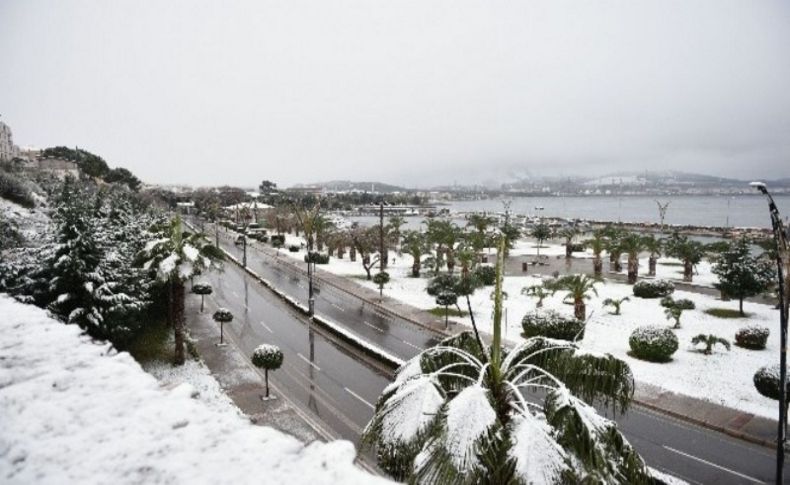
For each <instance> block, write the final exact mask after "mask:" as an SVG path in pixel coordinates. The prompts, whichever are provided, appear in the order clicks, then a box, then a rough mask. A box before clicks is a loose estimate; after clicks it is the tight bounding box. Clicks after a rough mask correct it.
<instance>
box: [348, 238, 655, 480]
mask: <svg viewBox="0 0 790 485" xmlns="http://www.w3.org/2000/svg"><path fill="white" fill-rule="evenodd" d="M504 244H505V243H504V238H501V242H500V244H499V251H498V252H497V278H496V285H495V298H494V324H493V341H492V344H491V346H490V347H488V346H484V345H483V344H482V342H481V341H479V340H477V339H475V338H474V337H473V336H472V334H471V333H470V332H463V333H461V334H458V335H456V336H454V337H451V338H448V339H446V340H444V341H442V342H441V343H440V344H439V345H437V346H436V347H432V348H430V349H427V350H425V351H423V352H422V353H420V354H419V355H417V356H416V357H414V358H413V359H411V360H410V361H409V362H407V363H406V364H405V365H404V366H402V367H401V368H400V369H399V371H398V374H397V376H396V378H395V382H394V383H393V384H391V385H390V386H388V387H387V388H386V389H385V390H384V391H383V393H382V395H381V397H380V398H379V400H378V403H377V405H376V410H375V414H374V416H373V418H372V419H371V421H370V423H368V425H367V427H366V428H365V431H364V433H363V444H364V445H366V446H375V447H376V449H377V455H376V456H377V459H378V463H379V466H380V467H381V468H382V469H383V470H385V471H386V472H387V473H389V474H390V475H391V476H392V477H393V478H395V479H396V480H401V481H409V482H410V483H426V484H446V483H448V484H456V483H458V484H462V483H463V484H466V483H485V484H513V483H617V484H626V483H628V484H632V483H634V484H642V483H649V482H650V475H649V472H648V469H647V467H646V465H645V464H644V462H643V460H642V458H641V457H640V456H639V455H638V454H637V453H636V451H635V450H634V449H633V448H632V447H631V445H630V444H629V443H628V442H627V441H626V440H625V438H624V437H623V436H622V435H621V434H620V432H619V431H618V429H617V425H616V424H615V423H614V422H613V421H610V420H608V419H606V418H604V417H602V416H600V415H598V414H597V412H596V411H595V409H594V408H593V407H592V406H591V404H592V403H593V402H601V403H604V404H605V405H607V406H608V405H611V406H612V407H613V410H614V412H615V413H617V412H618V409H619V411H620V412H623V411H624V410H625V409H627V407H628V405H629V403H630V401H631V398H632V396H633V389H634V381H633V376H632V374H631V370H630V368H629V367H628V365H627V364H626V363H625V362H623V361H621V360H619V359H616V358H614V357H612V356H610V355H605V356H598V355H590V354H585V355H579V354H577V346H576V344H575V343H571V342H567V343H563V344H557V343H555V342H554V341H550V340H547V339H544V338H542V337H534V338H530V339H526V340H525V341H524V342H522V343H521V344H519V345H518V346H516V347H515V348H514V349H512V350H511V351H507V350H505V349H503V347H502V330H501V327H502V266H503V263H504V252H505V251H504V247H503V246H504ZM534 390H540V391H541V394H540V395H541V396H542V399H543V403H542V405H538V404H534V403H533V402H532V401H527V400H526V399H525V398H524V393H525V392H527V391H534ZM574 394H577V395H578V396H579V397H576V395H574Z"/></svg>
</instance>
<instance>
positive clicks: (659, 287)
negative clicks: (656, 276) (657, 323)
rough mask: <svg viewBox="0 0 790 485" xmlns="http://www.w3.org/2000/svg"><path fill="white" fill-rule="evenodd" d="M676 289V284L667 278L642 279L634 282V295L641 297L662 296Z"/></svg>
mask: <svg viewBox="0 0 790 485" xmlns="http://www.w3.org/2000/svg"><path fill="white" fill-rule="evenodd" d="M674 291H675V285H673V284H672V282H671V281H667V280H642V281H639V282H637V283H635V284H634V296H638V297H639V298H661V297H663V296H669V295H671V294H672V293H673V292H674Z"/></svg>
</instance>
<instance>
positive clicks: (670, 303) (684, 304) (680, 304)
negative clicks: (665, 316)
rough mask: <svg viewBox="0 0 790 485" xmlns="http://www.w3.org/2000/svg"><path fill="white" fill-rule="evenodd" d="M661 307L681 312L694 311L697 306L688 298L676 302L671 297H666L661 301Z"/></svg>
mask: <svg viewBox="0 0 790 485" xmlns="http://www.w3.org/2000/svg"><path fill="white" fill-rule="evenodd" d="M661 306H662V307H666V308H680V309H681V310H694V309H695V308H697V305H695V304H694V302H693V301H691V300H689V299H688V298H680V299H679V300H675V299H674V298H672V297H671V296H665V297H664V298H662V299H661Z"/></svg>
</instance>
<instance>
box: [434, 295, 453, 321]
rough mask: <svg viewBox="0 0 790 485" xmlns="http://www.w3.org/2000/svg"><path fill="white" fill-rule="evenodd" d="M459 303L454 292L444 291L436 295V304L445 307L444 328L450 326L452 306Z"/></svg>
mask: <svg viewBox="0 0 790 485" xmlns="http://www.w3.org/2000/svg"><path fill="white" fill-rule="evenodd" d="M456 303H458V295H456V294H455V293H454V292H452V291H442V292H441V293H439V294H438V295H436V304H437V305H441V306H443V307H444V326H445V327H447V326H448V325H449V317H450V305H455V304H456Z"/></svg>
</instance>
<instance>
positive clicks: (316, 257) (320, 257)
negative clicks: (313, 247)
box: [289, 248, 329, 264]
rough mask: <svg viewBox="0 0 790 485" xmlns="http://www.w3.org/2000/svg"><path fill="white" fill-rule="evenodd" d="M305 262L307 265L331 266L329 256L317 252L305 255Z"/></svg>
mask: <svg viewBox="0 0 790 485" xmlns="http://www.w3.org/2000/svg"><path fill="white" fill-rule="evenodd" d="M289 249H290V248H289ZM308 259H309V261H308ZM304 262H305V263H308V262H310V263H315V264H329V255H328V254H321V253H319V252H317V251H311V252H310V253H309V254H305V255H304Z"/></svg>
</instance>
